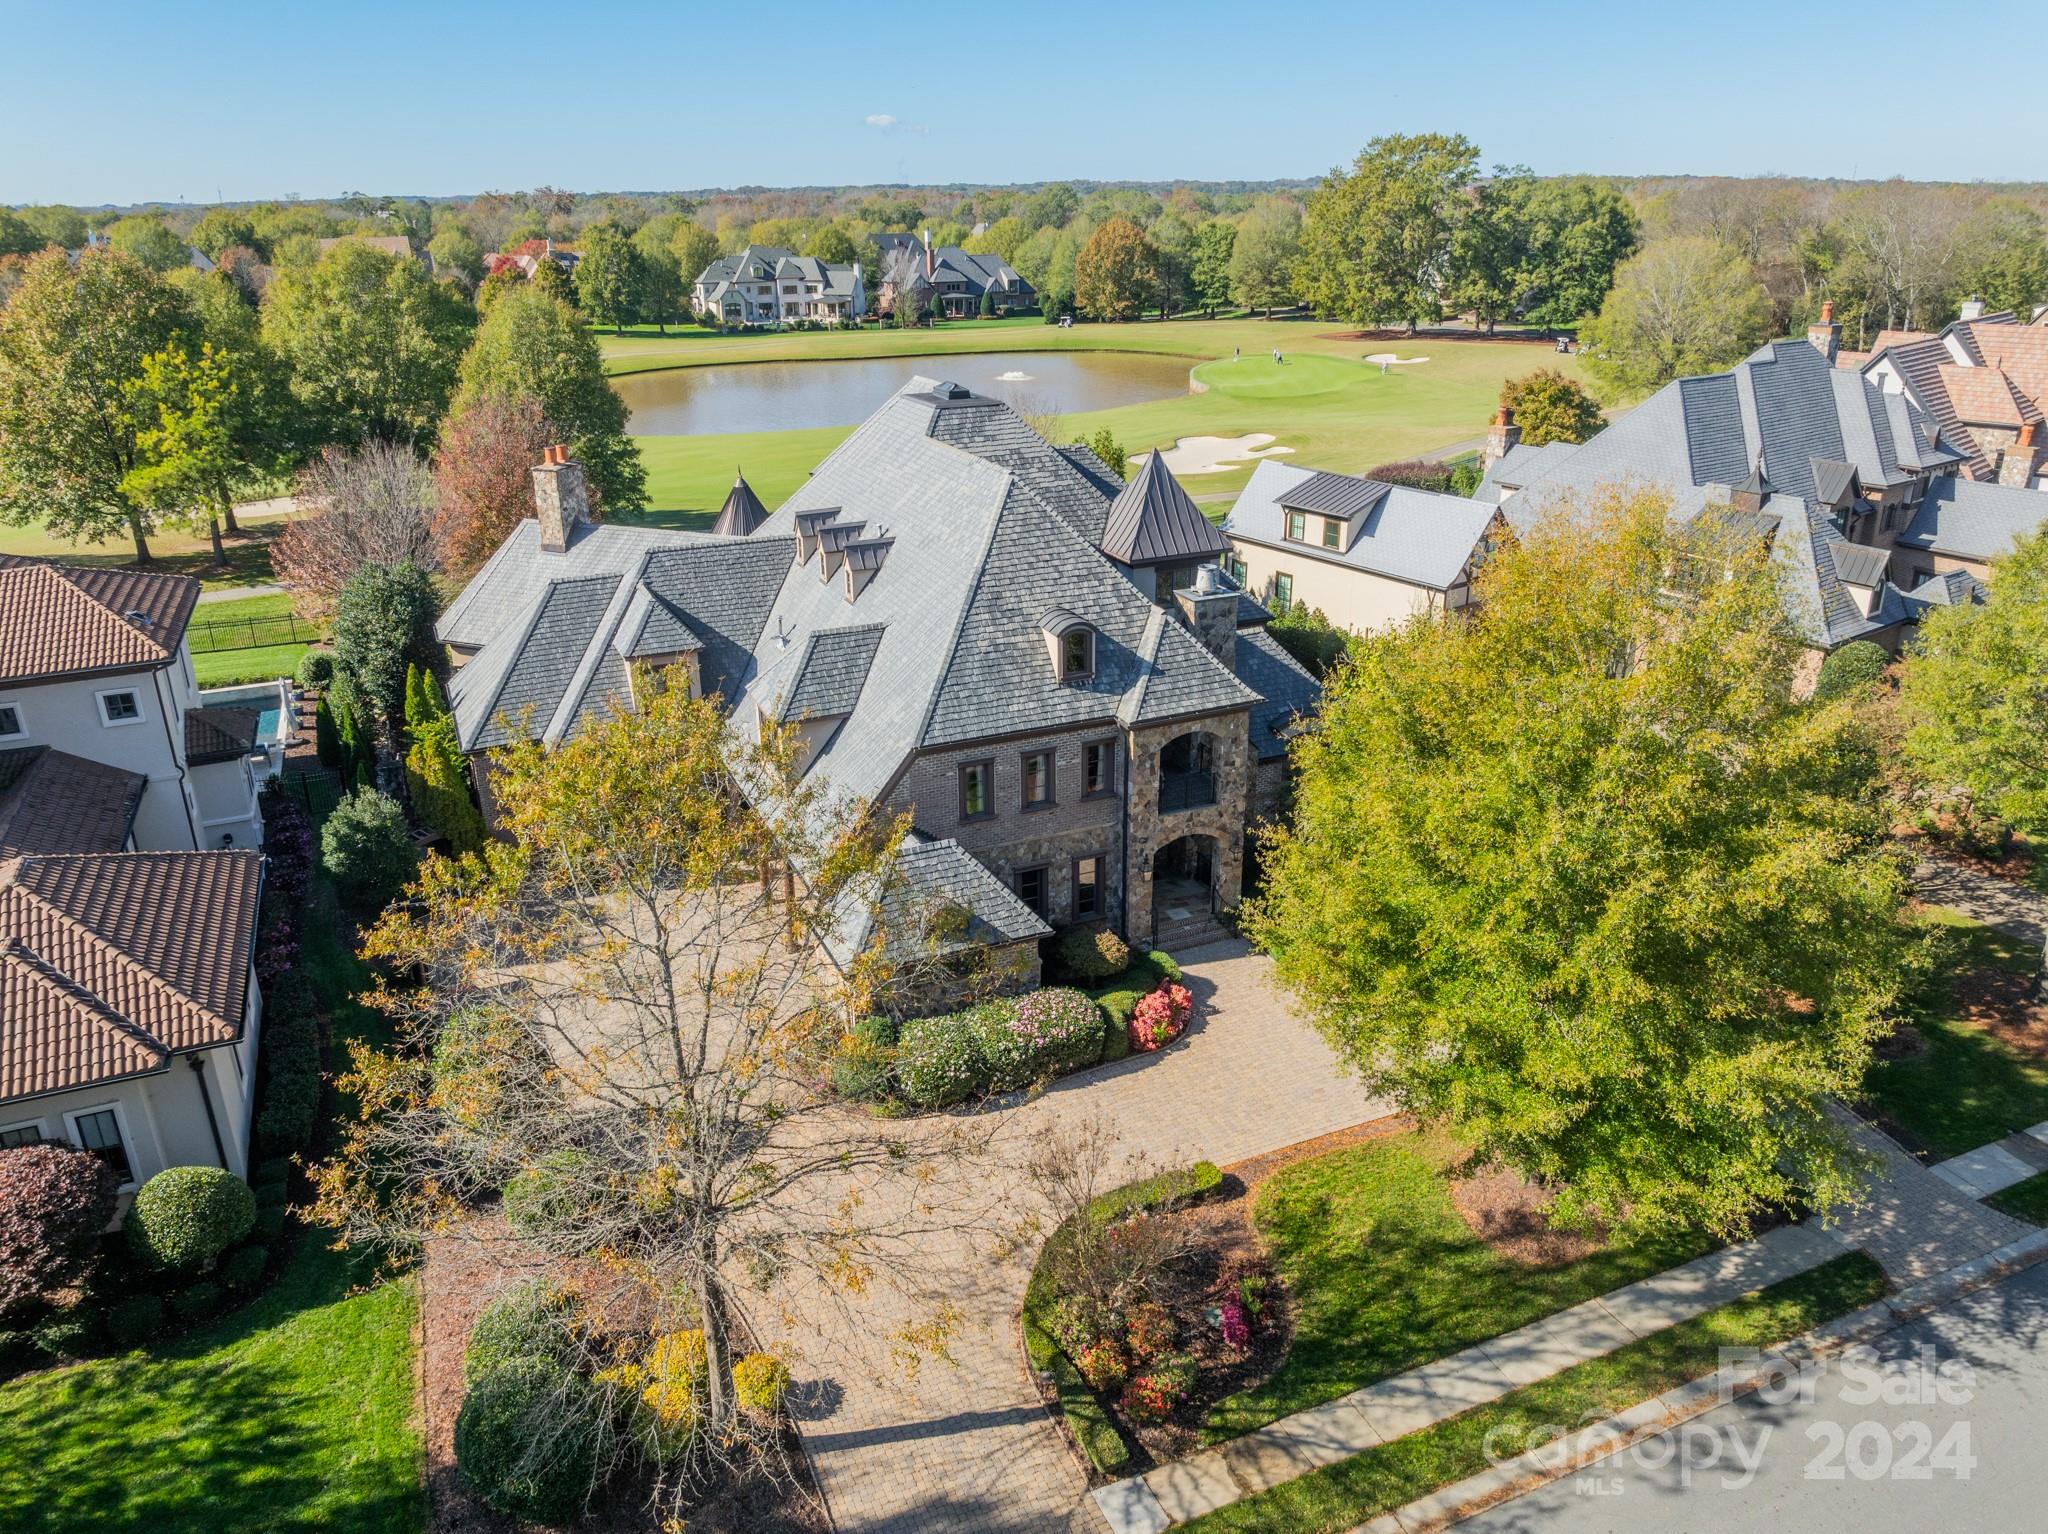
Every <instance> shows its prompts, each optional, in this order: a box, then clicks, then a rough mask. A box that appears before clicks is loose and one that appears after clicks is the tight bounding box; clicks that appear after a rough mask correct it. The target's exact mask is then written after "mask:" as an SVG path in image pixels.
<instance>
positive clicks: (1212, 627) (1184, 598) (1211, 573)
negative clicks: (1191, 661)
mask: <svg viewBox="0 0 2048 1534" xmlns="http://www.w3.org/2000/svg"><path fill="white" fill-rule="evenodd" d="M1165 573H1166V572H1165V571H1163V570H1162V571H1161V572H1160V575H1161V577H1162V578H1163V577H1164V576H1165ZM1173 599H1174V601H1175V602H1177V603H1178V604H1179V605H1180V615H1181V619H1182V621H1183V622H1185V623H1186V624H1187V626H1188V628H1189V629H1190V630H1192V631H1193V633H1194V636H1195V638H1197V639H1199V640H1200V641H1201V642H1202V648H1203V649H1205V650H1207V651H1208V652H1209V653H1210V654H1211V655H1213V656H1215V657H1216V658H1217V659H1218V660H1220V661H1222V662H1223V664H1224V666H1225V668H1226V669H1228V670H1229V671H1230V672H1231V674H1232V675H1235V674H1236V672H1237V593H1236V592H1235V591H1232V590H1231V589H1230V588H1229V587H1228V586H1226V585H1224V583H1223V582H1222V580H1220V579H1219V578H1218V571H1217V569H1216V567H1215V566H1214V565H1203V566H1202V567H1201V568H1200V569H1199V570H1197V571H1196V572H1195V583H1194V585H1192V586H1183V587H1181V588H1180V589H1179V590H1178V591H1176V592H1174V594H1173Z"/></svg>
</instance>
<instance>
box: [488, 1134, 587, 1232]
mask: <svg viewBox="0 0 2048 1534" xmlns="http://www.w3.org/2000/svg"><path fill="white" fill-rule="evenodd" d="M592 1165H593V1163H592V1161H591V1158H590V1157H589V1156H588V1155H587V1154H585V1153H584V1152H583V1151H580V1150H572V1149H569V1148H567V1147H564V1148H562V1149H560V1150H551V1151H549V1152H548V1153H547V1154H546V1155H544V1156H542V1157H541V1158H540V1159H539V1160H538V1161H536V1162H534V1164H533V1165H532V1166H530V1167H526V1168H524V1169H523V1170H521V1171H519V1172H517V1173H515V1174H514V1175H513V1177H512V1180H511V1181H510V1182H508V1183H506V1184H505V1221H506V1223H507V1224H509V1225H510V1226H511V1227H512V1229H513V1230H514V1231H516V1232H518V1233H519V1234H520V1235H522V1236H533V1235H539V1234H541V1233H542V1232H544V1231H549V1230H554V1229H557V1228H558V1227H560V1226H562V1225H565V1224H567V1223H568V1222H569V1221H570V1220H572V1219H574V1218H575V1217H576V1214H577V1212H578V1210H580V1209H581V1208H582V1207H583V1200H582V1195H581V1193H580V1192H579V1190H578V1184H579V1183H580V1182H581V1181H582V1180H583V1178H584V1177H585V1176H587V1175H588V1174H589V1171H590V1169H591V1167H592Z"/></svg>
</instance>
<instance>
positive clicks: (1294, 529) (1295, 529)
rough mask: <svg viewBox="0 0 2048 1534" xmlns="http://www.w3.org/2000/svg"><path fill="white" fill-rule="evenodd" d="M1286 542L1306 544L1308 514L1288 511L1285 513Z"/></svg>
mask: <svg viewBox="0 0 2048 1534" xmlns="http://www.w3.org/2000/svg"><path fill="white" fill-rule="evenodd" d="M1287 541H1288V542H1289V543H1307V542H1308V514H1307V513H1306V512H1300V511H1290V512H1288V513H1287Z"/></svg>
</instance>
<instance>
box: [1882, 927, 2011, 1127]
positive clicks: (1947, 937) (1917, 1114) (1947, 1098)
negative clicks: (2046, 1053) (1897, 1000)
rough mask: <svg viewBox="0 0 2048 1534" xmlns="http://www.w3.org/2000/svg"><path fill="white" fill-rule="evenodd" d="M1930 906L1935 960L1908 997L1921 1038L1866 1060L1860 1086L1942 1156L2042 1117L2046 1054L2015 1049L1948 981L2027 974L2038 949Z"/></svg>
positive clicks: (1910, 1013) (1909, 1015) (1888, 1114)
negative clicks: (1898, 1052)
mask: <svg viewBox="0 0 2048 1534" xmlns="http://www.w3.org/2000/svg"><path fill="white" fill-rule="evenodd" d="M1927 914H1928V920H1929V922H1930V925H1931V927H1932V928H1933V936H1934V941H1935V963H1934V968H1933V970H1932V972H1931V973H1930V975H1929V976H1928V979H1927V981H1926V983H1925V984H1924V985H1923V986H1922V987H1921V988H1920V991H1919V993H1918V994H1917V995H1915V996H1913V997H1910V998H1908V1004H1907V1007H1906V1019H1907V1021H1908V1022H1909V1023H1911V1025H1912V1026H1913V1028H1914V1029H1915V1030H1916V1031H1917V1032H1918V1034H1919V1036H1920V1038H1921V1039H1922V1040H1923V1041H1924V1043H1925V1045H1926V1047H1925V1049H1924V1051H1923V1052H1922V1053H1920V1054H1917V1055H1915V1056H1913V1057H1911V1058H1909V1059H1904V1060H1880V1061H1878V1062H1877V1063H1876V1064H1874V1065H1872V1066H1871V1068H1870V1074H1869V1076H1867V1077H1866V1078H1865V1080H1864V1096H1865V1098H1866V1099H1867V1100H1868V1102H1869V1103H1870V1105H1871V1106H1872V1107H1874V1108H1876V1109H1877V1110H1878V1111H1879V1112H1880V1113H1882V1114H1884V1115H1885V1116H1886V1117H1887V1118H1889V1119H1891V1120H1892V1121H1893V1122H1894V1123H1896V1124H1897V1125H1898V1126H1899V1127H1900V1128H1901V1129H1903V1130H1905V1131H1906V1132H1907V1133H1908V1134H1910V1135H1912V1136H1913V1137H1914V1138H1915V1139H1917V1140H1918V1141H1920V1143H1921V1144H1923V1145H1924V1146H1926V1147H1927V1149H1928V1151H1929V1152H1930V1153H1932V1154H1933V1155H1935V1156H1937V1157H1947V1156H1955V1155H1960V1154H1961V1153H1962V1152H1964V1151H1966V1150H1974V1149H1976V1147H1978V1146H1980V1145H1984V1144H1988V1143H1989V1142H1990V1141H1993V1140H1999V1139H2003V1138H2004V1137H2005V1136H2006V1135H2009V1134H2011V1133H2013V1132H2014V1131H2015V1130H2019V1129H2025V1128H2027V1127H2028V1126H2029V1125H2032V1124H2038V1123H2040V1122H2041V1121H2042V1120H2044V1119H2048V1059H2043V1058H2042V1057H2041V1056H2039V1055H2028V1054H2022V1053H2021V1052H2020V1051H2019V1050H2017V1049H2014V1048H2012V1047H2011V1046H2009V1045H2007V1044H2005V1043H2003V1042H2001V1041H2000V1040H1999V1039H1997V1038H1995V1037H1993V1036H1992V1035H1991V1034H1990V1033H1988V1032H1987V1031H1986V1030H1985V1029H1983V1028H1982V1027H1979V1026H1978V1025H1977V1024H1975V1023H1973V1022H1971V1021H1969V1020H1968V1019H1966V1018H1964V1017H1962V1016H1961V1015H1960V1014H1959V1008H1958V1007H1957V1005H1956V1001H1955V997H1954V995H1953V992H1952V989H1951V987H1952V986H1953V984H1954V980H1955V977H1956V976H1958V975H1961V974H1965V973H1968V972H1969V971H1971V970H1985V971H1990V972H1994V973H1995V972H1998V971H2004V972H2005V973H2006V974H2008V975H2013V976H2025V975H2031V974H2032V973H2033V971H2034V965H2035V962H2036V960H2037V959H2038V958H2039V955H2038V954H2037V953H2036V952H2035V951H2034V950H2033V949H2032V948H2031V947H2029V945H2027V944H2026V943H2024V942H2022V941H2021V940H2020V939H2018V938H2015V937H2010V936H2008V935H2007V934H2005V933H2003V932H1999V931H1997V930H1996V929H1995V928H1991V927H1987V926H1984V925H1983V924H1981V923H1979V922H1974V921H1971V920H1970V919H1969V918H1968V917H1965V916H1959V915H1957V914H1956V913H1955V912H1953V911H1932V912H1929V913H1927Z"/></svg>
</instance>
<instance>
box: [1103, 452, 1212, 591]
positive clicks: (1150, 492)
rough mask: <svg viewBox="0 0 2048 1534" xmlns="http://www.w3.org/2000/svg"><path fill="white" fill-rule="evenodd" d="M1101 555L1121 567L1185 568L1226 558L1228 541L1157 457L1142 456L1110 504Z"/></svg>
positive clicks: (1104, 527) (1158, 456)
mask: <svg viewBox="0 0 2048 1534" xmlns="http://www.w3.org/2000/svg"><path fill="white" fill-rule="evenodd" d="M1102 552H1103V553H1105V554H1107V555H1108V556H1109V557H1110V558H1111V559H1114V560H1115V561H1117V563H1119V564H1124V565H1131V566H1142V565H1159V564H1186V563H1188V562H1189V561H1191V560H1207V559H1214V558H1216V557H1217V556H1218V555H1220V554H1228V553H1229V552H1230V540H1229V539H1228V538H1226V537H1224V536H1223V534H1222V532H1221V531H1220V530H1219V529H1218V528H1217V526H1216V524H1215V523H1213V522H1211V521H1210V520H1209V519H1208V518H1207V517H1205V516H1203V515H1202V510H1201V508H1200V507H1199V506H1197V505H1196V504H1195V503H1194V500H1193V498H1192V497H1191V496H1189V494H1188V493H1187V491H1185V490H1183V489H1182V488H1181V486H1180V481H1179V480H1177V479H1175V478H1174V477H1173V474H1172V472H1171V471H1170V470H1169V469H1168V468H1167V467H1166V465H1165V464H1164V463H1163V462H1162V461H1161V455H1160V454H1158V453H1147V454H1146V455H1145V456H1144V457H1143V458H1142V459H1140V460H1139V462H1138V471H1137V473H1135V474H1133V475H1132V476H1131V480H1130V483H1129V484H1127V485H1125V486H1124V487H1123V489H1122V490H1120V491H1118V492H1117V497H1116V499H1115V500H1114V501H1112V502H1111V503H1110V508H1109V517H1108V519H1107V521H1106V522H1105V523H1104V525H1103V529H1102Z"/></svg>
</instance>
